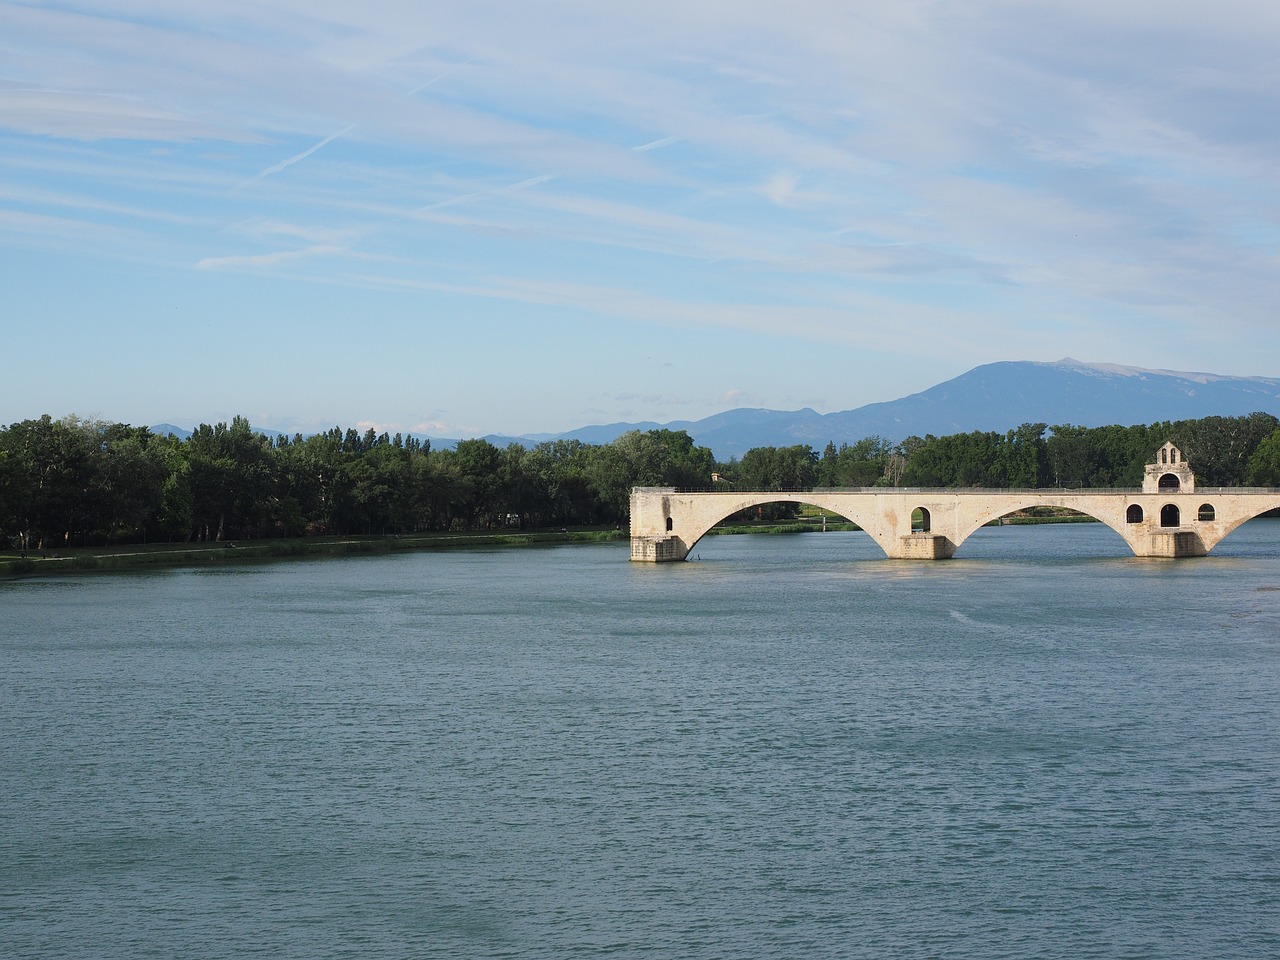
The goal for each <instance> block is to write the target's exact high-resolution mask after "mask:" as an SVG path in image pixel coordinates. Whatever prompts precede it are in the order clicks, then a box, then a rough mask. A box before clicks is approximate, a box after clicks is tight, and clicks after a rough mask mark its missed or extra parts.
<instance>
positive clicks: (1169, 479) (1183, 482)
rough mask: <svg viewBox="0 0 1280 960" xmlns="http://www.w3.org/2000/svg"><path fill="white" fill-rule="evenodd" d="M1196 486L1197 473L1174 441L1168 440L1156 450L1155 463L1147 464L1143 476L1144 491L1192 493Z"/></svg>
mask: <svg viewBox="0 0 1280 960" xmlns="http://www.w3.org/2000/svg"><path fill="white" fill-rule="evenodd" d="M1195 488H1196V475H1195V474H1194V473H1192V472H1191V467H1190V465H1189V464H1188V463H1187V458H1186V457H1184V456H1183V455H1182V451H1181V450H1179V449H1178V448H1177V447H1175V446H1174V445H1173V444H1172V443H1169V442H1166V443H1165V445H1164V446H1163V447H1161V448H1160V449H1159V450H1157V451H1156V459H1155V462H1154V463H1148V464H1147V472H1146V476H1144V477H1143V478H1142V492H1143V493H1179V492H1181V493H1191V492H1192V491H1194V490H1195Z"/></svg>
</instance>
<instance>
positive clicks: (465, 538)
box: [0, 529, 627, 579]
mask: <svg viewBox="0 0 1280 960" xmlns="http://www.w3.org/2000/svg"><path fill="white" fill-rule="evenodd" d="M626 539H627V533H626V531H623V530H614V529H608V530H600V529H582V530H537V531H518V530H512V531H506V532H494V531H486V532H477V533H423V534H405V535H402V536H390V537H387V536H368V537H298V538H291V539H287V540H238V541H236V542H234V543H230V542H228V543H160V544H132V545H128V546H110V547H77V548H67V549H60V550H28V551H26V553H25V556H24V555H23V553H22V552H21V551H14V550H8V551H4V552H0V579H10V578H15V577H30V576H41V577H42V576H49V575H56V574H59V573H83V572H86V571H114V570H136V569H157V568H163V567H202V566H212V565H217V564H225V563H242V562H244V561H246V560H274V559H282V558H301V557H341V556H353V555H359V554H381V553H396V552H399V551H406V550H450V549H475V548H477V547H522V546H533V545H536V544H551V543H606V542H610V541H619V540H626Z"/></svg>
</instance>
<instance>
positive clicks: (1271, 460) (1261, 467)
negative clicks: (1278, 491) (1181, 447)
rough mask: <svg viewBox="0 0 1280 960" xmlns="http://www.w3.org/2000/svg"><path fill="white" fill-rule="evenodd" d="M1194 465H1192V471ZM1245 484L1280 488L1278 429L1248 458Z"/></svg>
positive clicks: (1279, 440) (1279, 438) (1279, 437)
mask: <svg viewBox="0 0 1280 960" xmlns="http://www.w3.org/2000/svg"><path fill="white" fill-rule="evenodd" d="M1194 467H1195V464H1194V462H1193V463H1192V468H1193V469H1194ZM1245 478H1246V482H1248V483H1249V484H1250V485H1251V486H1255V487H1280V429H1277V430H1274V431H1272V433H1271V435H1270V436H1269V437H1267V438H1266V439H1265V440H1263V441H1262V442H1261V443H1259V444H1258V447H1257V449H1256V450H1254V452H1253V456H1252V457H1250V458H1249V467H1248V470H1247V471H1246V477H1245Z"/></svg>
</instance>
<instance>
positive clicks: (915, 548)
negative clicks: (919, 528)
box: [891, 533, 956, 560]
mask: <svg viewBox="0 0 1280 960" xmlns="http://www.w3.org/2000/svg"><path fill="white" fill-rule="evenodd" d="M898 544H899V548H900V549H899V552H898V553H896V554H892V555H891V556H892V557H893V559H895V560H950V559H951V558H952V557H954V556H955V555H956V545H955V544H954V543H952V542H951V541H950V540H948V539H947V538H946V537H944V536H941V535H939V534H933V533H912V534H908V535H907V536H905V537H899V538H898Z"/></svg>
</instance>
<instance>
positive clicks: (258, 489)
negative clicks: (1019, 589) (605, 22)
mask: <svg viewBox="0 0 1280 960" xmlns="http://www.w3.org/2000/svg"><path fill="white" fill-rule="evenodd" d="M1168 440H1172V441H1174V442H1175V443H1177V444H1178V445H1179V446H1180V449H1181V450H1182V453H1183V455H1184V456H1185V457H1186V458H1187V460H1188V462H1190V463H1191V464H1192V465H1193V469H1194V470H1195V473H1196V479H1197V482H1198V483H1199V484H1201V485H1203V486H1206V487H1234V486H1280V418H1277V417H1275V416H1273V415H1272V414H1267V413H1254V414H1249V415H1248V416H1243V417H1206V418H1203V419H1201V420H1192V421H1176V422H1162V423H1156V424H1149V425H1135V426H1131V427H1118V426H1114V427H1091V428H1085V427H1073V426H1070V425H1058V426H1055V427H1052V428H1050V427H1048V426H1047V425H1045V424H1043V423H1031V424H1023V425H1022V426H1021V427H1019V428H1017V429H1016V430H1010V431H1007V432H1006V433H1004V434H1000V433H996V432H974V433H968V434H953V435H948V436H943V437H934V436H932V435H929V436H925V437H908V438H906V439H905V440H903V441H901V442H899V443H891V442H889V441H887V440H885V439H884V438H881V437H867V438H864V439H863V440H859V441H858V442H857V443H854V444H847V443H845V444H841V445H840V446H839V447H837V446H836V444H835V443H834V442H831V443H828V444H827V445H826V447H825V449H824V450H823V451H822V452H821V453H819V452H818V451H817V450H815V449H814V448H813V447H811V446H809V445H808V444H795V445H793V446H790V447H756V448H753V449H751V450H748V451H747V452H746V453H745V454H744V455H743V457H742V459H741V460H737V459H732V458H731V459H730V460H729V461H728V462H723V463H722V462H719V461H717V460H716V458H715V457H714V455H713V453H712V451H711V450H710V449H708V448H706V447H701V446H698V445H697V444H696V443H695V442H694V441H693V439H692V438H691V437H690V436H689V434H688V433H686V432H685V431H682V430H676V431H673V430H668V429H655V430H649V431H640V430H632V431H629V432H627V433H624V434H622V435H621V436H619V437H618V438H617V439H615V440H613V441H612V442H610V443H607V444H600V445H594V444H587V443H583V442H581V441H577V440H553V441H546V442H542V443H536V444H533V445H532V446H531V447H528V448H526V447H525V446H523V445H522V444H520V443H511V444H509V445H508V446H507V447H505V448H499V447H496V446H494V445H493V444H491V443H489V442H488V441H487V440H484V439H472V440H461V441H459V442H458V443H457V444H456V445H453V446H452V447H449V448H441V449H435V448H433V447H432V446H431V444H430V442H428V441H425V440H418V439H416V438H414V437H405V436H402V435H400V434H396V435H395V436H394V437H391V436H388V435H387V434H386V433H385V432H384V433H382V434H375V433H374V431H373V430H372V429H370V430H367V431H366V432H365V433H364V434H360V433H359V432H357V431H356V430H354V429H348V430H346V431H343V430H342V429H340V428H338V427H334V428H333V429H332V430H329V431H327V432H325V433H321V434H313V435H310V436H305V437H304V436H302V435H301V434H297V435H295V436H293V437H292V438H290V437H285V436H283V435H281V436H277V437H268V436H266V435H263V434H260V433H256V432H255V431H254V430H253V429H252V427H251V426H250V425H249V421H248V420H247V419H245V418H244V417H236V418H234V419H233V420H232V422H231V423H230V424H226V423H219V424H216V425H214V426H210V425H208V424H201V425H200V427H199V428H198V429H197V430H196V431H195V432H194V433H192V435H191V436H190V437H188V438H187V439H185V440H184V439H180V438H178V437H175V436H173V435H171V434H166V435H163V436H161V435H158V434H154V433H152V432H151V431H150V429H149V428H147V427H133V426H130V425H128V424H122V423H108V422H106V421H99V420H82V419H80V418H78V417H74V416H71V417H65V418H63V419H62V420H54V419H53V418H52V417H50V416H48V415H46V416H43V417H41V418H40V419H38V420H25V421H21V422H19V423H15V424H12V425H10V426H9V427H0V577H5V576H25V575H32V574H34V573H35V572H36V571H37V570H52V569H57V568H61V569H72V570H75V569H82V570H83V569H122V568H126V567H146V566H159V565H188V566H190V565H197V564H204V563H216V562H221V561H222V560H224V559H229V558H233V557H234V558H236V559H237V560H243V559H256V558H270V557H281V556H283V557H303V556H323V555H342V554H352V553H369V552H375V551H379V552H386V551H391V550H401V549H417V548H423V549H427V548H443V547H451V546H463V547H465V546H472V547H487V546H506V545H520V544H536V543H572V542H579V541H582V540H588V541H592V542H596V541H599V540H601V539H625V538H626V533H625V532H624V531H626V530H627V529H628V527H629V523H630V517H629V513H630V508H629V503H630V496H631V491H632V490H633V488H635V487H675V488H679V489H684V490H705V489H712V490H718V491H721V492H726V493H727V492H731V491H734V490H738V491H764V490H777V491H788V492H804V491H809V490H813V491H815V492H816V491H818V490H821V489H838V488H847V487H876V488H885V489H892V488H898V487H931V488H944V489H973V488H985V489H997V490H998V489H1012V488H1017V489H1052V488H1058V489H1071V490H1080V489H1096V488H1104V487H1136V486H1138V485H1139V484H1140V483H1141V481H1142V477H1143V474H1144V470H1145V464H1146V463H1147V462H1148V461H1149V459H1150V457H1151V455H1152V452H1153V451H1154V450H1156V449H1158V448H1159V447H1160V445H1161V444H1163V443H1164V442H1166V441H1168ZM1044 509H1045V508H1041V509H1040V510H1039V511H1030V510H1029V511H1025V512H1024V513H1023V514H1022V515H1014V516H1011V517H1006V518H1003V519H1002V520H999V521H995V522H998V523H1014V524H1016V523H1028V522H1080V520H1082V519H1087V518H1079V517H1075V518H1064V517H1063V516H1061V515H1056V514H1053V513H1051V512H1050V513H1046V512H1044ZM823 527H825V528H826V529H828V530H852V529H856V528H855V527H853V526H852V525H850V524H848V523H847V522H846V521H845V519H844V518H843V517H839V516H837V515H833V514H829V512H828V514H827V515H824V514H823V511H821V510H820V509H819V508H817V507H815V506H812V505H810V506H807V507H806V506H802V505H801V504H800V503H797V502H795V501H775V502H771V503H763V504H760V505H758V506H753V507H750V508H747V509H744V510H742V511H740V512H739V513H738V514H737V515H736V516H732V517H728V518H726V519H725V520H724V521H723V522H722V523H721V524H720V525H719V528H718V529H717V531H715V532H717V533H746V532H773V533H788V532H801V531H805V530H809V529H814V528H819V529H820V528H823ZM230 544H235V545H236V546H234V547H232V546H229V545H230Z"/></svg>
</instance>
